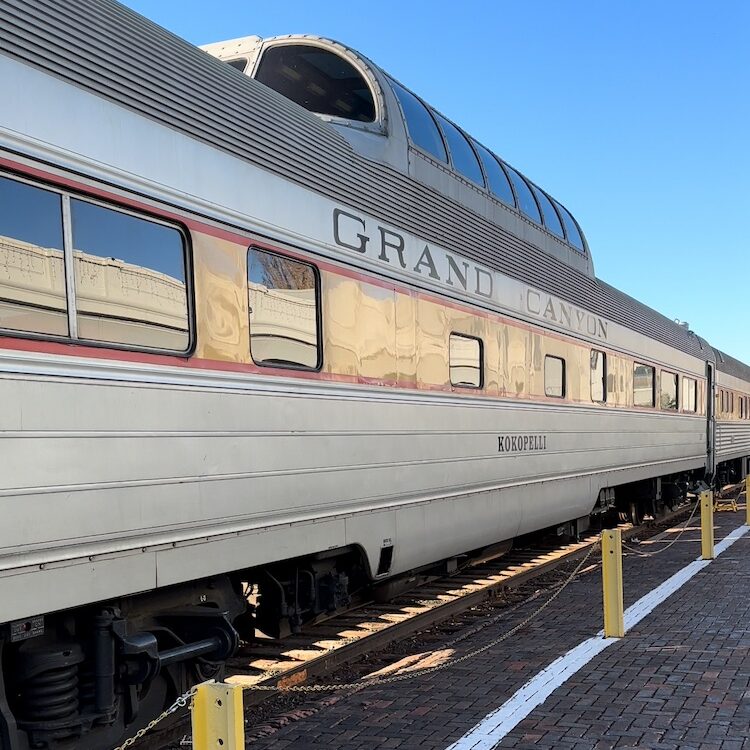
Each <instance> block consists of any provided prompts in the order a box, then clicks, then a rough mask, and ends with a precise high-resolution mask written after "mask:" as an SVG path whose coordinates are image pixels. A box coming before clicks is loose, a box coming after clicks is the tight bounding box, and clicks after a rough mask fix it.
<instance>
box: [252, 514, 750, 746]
mask: <svg viewBox="0 0 750 750" xmlns="http://www.w3.org/2000/svg"><path fill="white" fill-rule="evenodd" d="M743 521H744V510H743V511H742V512H740V513H721V514H717V516H716V521H715V523H716V538H717V541H718V540H719V539H721V538H723V537H724V536H725V535H726V534H727V533H729V532H730V531H732V530H733V529H735V528H737V527H739V526H740V525H741V524H742V522H743ZM662 546H663V544H662V543H658V542H655V543H647V544H644V545H641V547H640V549H643V550H651V549H659V548H661V547H662ZM699 555H700V528H699V523H697V522H696V521H693V522H692V523H691V526H690V528H689V530H688V531H687V532H686V533H685V534H684V535H683V537H682V538H681V539H680V540H679V541H678V542H677V543H676V544H674V545H673V546H672V547H671V548H670V549H669V550H667V551H666V552H664V553H663V554H659V555H657V556H655V557H646V558H644V557H638V556H636V555H634V554H628V555H627V556H626V557H625V559H624V576H625V605H626V607H627V606H629V605H630V604H632V603H633V602H635V601H636V600H637V599H640V597H642V596H643V595H644V594H646V593H648V592H649V591H651V590H652V589H654V588H655V587H656V586H658V585H659V584H660V583H662V582H663V581H664V580H666V579H667V578H669V577H670V576H671V575H673V574H674V573H676V572H677V571H679V570H680V569H682V568H684V567H685V566H686V565H688V564H689V563H690V562H692V561H693V560H695V559H696V558H697V557H698V556H699ZM541 601H543V599H536V600H534V601H530V602H528V603H527V604H525V605H522V606H521V607H519V608H517V609H516V610H514V611H513V612H511V613H509V614H508V616H507V618H504V619H503V620H502V621H501V622H500V623H496V624H495V625H493V626H491V627H488V628H486V629H484V630H482V631H481V632H479V633H477V634H476V635H473V636H471V637H469V638H467V639H465V640H463V641H462V642H461V643H460V645H459V646H457V650H456V654H455V655H456V656H460V655H461V654H462V653H465V652H467V651H471V650H473V649H475V648H477V647H479V646H481V645H483V644H484V643H487V642H489V641H491V640H492V639H494V638H496V637H497V636H498V635H500V634H501V633H503V632H504V631H506V630H508V629H510V628H511V627H513V625H514V624H515V623H517V622H519V621H521V620H523V619H524V618H525V617H526V616H527V615H528V614H529V613H530V612H532V611H534V610H535V609H536V608H537V607H538V606H539V604H540V602H541ZM600 628H601V579H600V568H599V567H597V568H596V570H595V571H593V572H591V573H590V574H588V575H584V576H582V577H581V578H580V579H578V580H576V581H575V582H573V583H572V584H571V585H570V586H569V587H568V588H567V589H566V590H565V592H564V593H563V595H562V596H561V597H560V598H559V599H558V600H557V601H556V602H555V603H554V605H553V606H552V607H550V608H549V609H548V610H546V611H545V612H544V613H542V614H541V615H540V616H539V617H538V618H537V619H536V620H534V621H533V622H532V623H531V624H530V625H529V626H528V627H527V628H525V629H524V630H523V631H521V632H520V633H518V634H517V635H516V636H514V637H513V638H512V639H510V640H509V641H506V642H504V643H502V644H500V645H499V646H496V647H494V648H492V649H490V650H489V651H488V652H486V653H484V654H482V655H480V656H477V657H475V658H473V659H471V660H469V661H466V662H464V663H462V664H459V665H456V666H454V667H449V668H447V669H445V670H443V671H440V672H437V673H434V674H432V675H428V676H425V677H417V678H415V679H413V680H410V681H406V682H403V683H396V684H393V685H389V686H384V687H381V688H368V689H366V690H362V691H359V692H356V693H354V694H350V695H345V696H342V695H337V696H327V697H326V698H324V699H319V700H317V701H316V700H311V701H310V702H309V703H307V704H305V705H304V706H303V707H302V708H301V709H299V710H298V711H297V712H296V714H297V716H298V717H299V718H298V720H294V721H291V722H289V723H288V724H286V725H285V726H283V727H282V728H281V729H279V730H278V731H275V732H273V733H272V734H270V735H269V736H266V737H261V738H258V737H255V738H254V737H253V729H252V728H251V727H248V735H249V738H250V739H249V742H248V747H251V748H254V749H255V750H266V749H268V750H270V749H271V748H273V749H274V750H282V749H285V748H289V749H290V750H307V749H308V748H321V747H326V748H341V749H342V750H343V749H344V748H346V749H347V750H354V749H359V748H362V749H363V750H364V748H367V749H368V750H374V749H376V748H424V749H425V750H433V749H434V750H445V749H446V748H448V747H450V746H451V745H455V749H456V750H470V748H472V747H477V748H480V747H481V748H483V749H486V748H491V747H498V748H519V749H521V748H562V749H565V750H568V749H570V750H572V749H574V748H575V749H576V750H584V748H596V749H597V750H599V749H600V748H601V749H605V748H607V749H608V748H639V749H643V750H678V749H679V750H741V749H744V748H747V749H748V750H750V534H748V535H747V536H744V537H742V538H741V539H739V540H738V541H736V542H735V543H734V544H733V545H732V546H731V547H729V549H727V550H726V551H725V552H723V554H722V555H721V556H720V557H719V558H718V559H717V560H715V561H714V562H712V563H711V564H710V565H708V566H707V567H706V568H705V569H703V570H701V571H700V572H699V573H698V574H697V575H696V576H695V577H694V578H692V579H691V580H690V581H688V582H687V583H686V584H685V585H684V586H683V587H682V588H680V589H679V590H678V591H676V593H674V594H672V596H671V597H670V598H668V599H667V600H666V601H664V602H663V603H662V604H660V605H659V606H658V607H657V608H656V609H655V610H654V611H653V612H652V613H651V614H650V615H647V616H646V618H645V619H643V620H642V621H641V622H640V623H639V624H638V625H636V626H635V627H634V628H633V629H632V630H630V631H628V633H627V634H626V637H625V638H624V639H622V640H620V641H617V642H614V643H613V644H612V645H610V646H609V647H608V648H607V649H606V650H605V651H603V653H600V654H598V655H597V656H595V657H594V658H593V660H592V661H590V662H589V663H588V664H586V665H585V666H583V667H582V668H581V669H580V670H579V671H578V672H577V673H576V674H574V675H573V676H572V677H571V678H570V679H569V680H568V681H567V682H565V683H564V684H563V685H561V686H560V687H558V688H557V689H556V690H554V692H553V693H552V694H551V695H550V696H549V698H547V700H546V701H545V702H544V703H543V704H542V705H540V706H538V707H536V708H534V709H533V710H532V711H531V713H530V714H529V715H528V717H527V718H525V719H523V720H522V721H521V722H520V723H519V724H518V725H517V726H516V727H515V728H514V729H511V730H510V731H509V732H508V733H507V734H505V735H504V736H502V737H500V738H498V739H497V740H496V741H495V740H492V741H488V740H487V739H486V738H485V740H484V741H483V744H482V743H476V742H474V740H473V739H472V736H469V737H467V736H466V735H467V734H468V733H469V732H471V731H472V730H473V729H474V728H475V727H476V725H477V724H479V723H481V722H482V721H483V720H484V719H485V717H486V716H487V715H488V714H490V713H491V712H492V711H494V710H496V709H498V708H499V707H500V706H502V705H503V704H504V703H505V702H506V701H507V700H508V699H509V698H511V697H512V696H513V695H514V694H515V693H516V691H517V690H518V689H519V688H520V687H522V686H523V685H524V683H526V682H527V681H528V680H529V679H530V678H532V677H534V675H536V674H537V673H538V672H539V671H541V670H542V669H544V668H545V667H546V666H548V665H549V664H550V663H551V662H553V661H554V660H555V659H556V658H558V657H559V656H561V655H563V654H565V653H566V652H567V651H569V650H570V649H572V648H574V647H575V646H577V645H578V644H579V643H581V642H582V641H585V640H586V639H588V638H591V637H592V636H594V635H595V634H596V633H597V631H599V629H600ZM439 648H440V647H439V646H436V648H435V650H439Z"/></svg>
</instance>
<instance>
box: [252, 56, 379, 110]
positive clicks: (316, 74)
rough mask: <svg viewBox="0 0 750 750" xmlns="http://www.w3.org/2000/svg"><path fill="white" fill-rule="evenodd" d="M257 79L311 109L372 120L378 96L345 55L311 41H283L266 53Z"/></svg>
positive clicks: (259, 67) (256, 75)
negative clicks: (375, 95) (375, 97)
mask: <svg viewBox="0 0 750 750" xmlns="http://www.w3.org/2000/svg"><path fill="white" fill-rule="evenodd" d="M255 79H256V80H258V81H260V82H261V83H264V84H265V85H266V86H268V87H269V88H272V89H274V91H278V92H279V93H280V94H282V95H283V96H285V97H286V98H287V99H291V100H292V101H293V102H296V103H297V104H299V105H300V106H301V107H304V108H305V109H306V110H308V111H310V112H316V113H317V114H321V115H333V116H334V117H345V118H346V119H347V120H357V121H359V122H373V121H374V120H375V99H374V98H373V95H372V91H371V90H370V87H369V86H368V84H367V81H365V79H364V78H363V77H362V75H361V73H359V71H358V70H357V69H356V68H355V67H354V66H353V65H352V64H351V63H350V62H349V61H348V60H345V59H344V58H343V57H341V56H339V55H336V54H334V53H333V52H329V51H327V50H324V49H320V48H319V47H314V46H312V45H310V44H281V45H277V46H275V47H270V48H269V49H267V50H266V51H265V52H264V53H263V57H262V58H261V60H260V65H259V66H258V72H257V73H256V74H255Z"/></svg>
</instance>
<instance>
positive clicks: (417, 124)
mask: <svg viewBox="0 0 750 750" xmlns="http://www.w3.org/2000/svg"><path fill="white" fill-rule="evenodd" d="M391 87H392V88H393V92H394V93H395V94H396V97H397V98H398V101H399V104H401V109H402V110H403V111H404V118H405V119H406V127H407V128H408V130H409V137H410V138H411V140H412V142H413V143H414V145H415V146H419V148H421V149H422V150H423V151H426V152H427V153H428V154H432V155H433V156H434V157H435V158H436V159H438V160H439V161H444V162H447V161H448V156H447V155H446V153H445V145H444V144H443V139H442V138H441V137H440V131H439V130H438V127H437V125H436V124H435V120H433V119H432V115H431V114H430V113H429V112H428V110H427V108H426V107H425V106H424V104H422V102H420V101H419V99H417V97H416V96H414V94H412V93H411V91H407V90H406V89H405V88H404V87H403V86H401V85H399V84H398V83H396V82H395V81H393V80H391Z"/></svg>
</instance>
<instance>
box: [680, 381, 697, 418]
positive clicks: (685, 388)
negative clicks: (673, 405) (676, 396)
mask: <svg viewBox="0 0 750 750" xmlns="http://www.w3.org/2000/svg"><path fill="white" fill-rule="evenodd" d="M697 393H698V383H697V381H695V380H693V378H683V379H682V410H683V411H690V412H695V411H697V404H698V398H697Z"/></svg>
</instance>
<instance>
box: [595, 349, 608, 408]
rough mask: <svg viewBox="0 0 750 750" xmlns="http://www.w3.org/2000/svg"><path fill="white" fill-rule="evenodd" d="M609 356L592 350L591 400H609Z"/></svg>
mask: <svg viewBox="0 0 750 750" xmlns="http://www.w3.org/2000/svg"><path fill="white" fill-rule="evenodd" d="M606 383H607V355H606V354H605V353H604V352H600V351H597V350H596V349H592V350H591V400H592V401H606V400H607V389H606Z"/></svg>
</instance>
